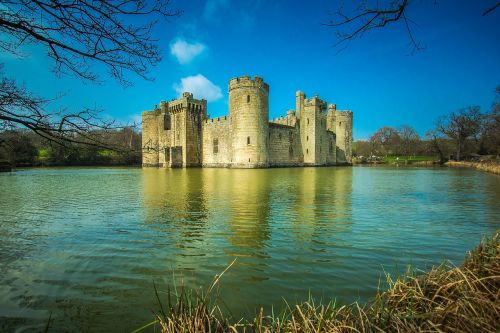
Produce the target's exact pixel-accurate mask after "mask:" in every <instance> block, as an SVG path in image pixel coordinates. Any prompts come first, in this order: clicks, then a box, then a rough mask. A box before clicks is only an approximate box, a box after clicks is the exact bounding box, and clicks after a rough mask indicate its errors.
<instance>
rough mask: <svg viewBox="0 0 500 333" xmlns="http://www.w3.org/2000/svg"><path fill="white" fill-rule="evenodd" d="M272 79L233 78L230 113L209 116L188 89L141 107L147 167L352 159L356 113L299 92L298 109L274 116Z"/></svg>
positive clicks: (296, 163)
mask: <svg viewBox="0 0 500 333" xmlns="http://www.w3.org/2000/svg"><path fill="white" fill-rule="evenodd" d="M268 98H269V85H268V84H267V83H265V82H264V81H263V79H262V78H260V77H257V76H255V77H254V79H253V80H252V79H251V77H249V76H242V77H239V78H234V79H231V80H230V81H229V115H227V116H224V117H219V118H209V117H208V116H207V102H206V100H203V99H202V100H198V99H194V98H193V94H191V93H188V92H185V93H183V94H182V97H181V98H179V99H176V100H172V101H170V102H165V101H162V102H161V103H160V107H159V108H158V107H157V106H155V109H154V110H153V111H146V112H143V113H142V144H143V155H142V165H143V166H154V167H158V166H160V167H200V166H201V167H234V168H266V167H275V166H321V165H337V164H350V163H351V162H352V117H353V114H352V112H351V111H338V110H337V109H336V106H335V104H330V105H329V106H328V107H327V103H326V102H325V101H323V100H321V99H319V98H318V97H317V96H315V97H312V98H310V99H307V98H306V95H305V94H304V93H303V92H300V91H298V92H297V93H296V96H295V100H296V109H295V110H290V111H288V112H287V114H286V116H282V117H279V118H277V119H272V120H271V121H269V102H268Z"/></svg>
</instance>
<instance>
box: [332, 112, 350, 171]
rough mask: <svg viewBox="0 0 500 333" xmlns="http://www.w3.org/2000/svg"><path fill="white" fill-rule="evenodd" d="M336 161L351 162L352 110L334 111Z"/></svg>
mask: <svg viewBox="0 0 500 333" xmlns="http://www.w3.org/2000/svg"><path fill="white" fill-rule="evenodd" d="M335 121H336V134H337V137H336V141H337V163H349V164H350V163H352V111H336V112H335Z"/></svg>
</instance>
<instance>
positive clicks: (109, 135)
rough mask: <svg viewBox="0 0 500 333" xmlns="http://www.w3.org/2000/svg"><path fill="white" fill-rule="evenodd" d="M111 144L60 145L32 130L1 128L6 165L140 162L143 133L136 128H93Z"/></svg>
mask: <svg viewBox="0 0 500 333" xmlns="http://www.w3.org/2000/svg"><path fill="white" fill-rule="evenodd" d="M88 134H89V135H91V134H93V135H96V136H98V137H99V139H98V140H99V142H102V143H105V144H106V145H107V146H109V147H114V148H109V149H106V148H104V147H98V146H95V145H85V144H77V143H71V142H66V143H65V144H64V145H59V144H56V143H54V142H51V141H48V140H45V139H44V138H42V137H41V136H39V135H37V134H35V133H33V132H32V131H29V130H21V129H16V130H9V131H3V132H0V162H1V163H2V164H5V165H10V166H17V167H26V166H76V165H99V166H100V165H139V164H140V163H141V135H140V133H138V132H136V131H135V130H134V128H132V127H127V128H123V129H120V130H115V131H105V132H104V131H103V132H90V133H88Z"/></svg>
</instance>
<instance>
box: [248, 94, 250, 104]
mask: <svg viewBox="0 0 500 333" xmlns="http://www.w3.org/2000/svg"><path fill="white" fill-rule="evenodd" d="M247 103H250V95H247Z"/></svg>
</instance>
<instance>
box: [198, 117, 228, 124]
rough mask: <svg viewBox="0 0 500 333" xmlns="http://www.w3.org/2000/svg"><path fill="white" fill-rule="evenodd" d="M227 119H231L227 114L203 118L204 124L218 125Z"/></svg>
mask: <svg viewBox="0 0 500 333" xmlns="http://www.w3.org/2000/svg"><path fill="white" fill-rule="evenodd" d="M229 121H231V118H230V117H229V116H221V117H216V118H207V119H205V120H204V124H206V125H220V124H225V123H227V122H229Z"/></svg>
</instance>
